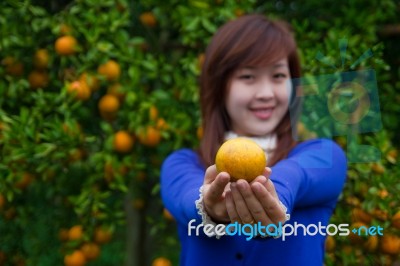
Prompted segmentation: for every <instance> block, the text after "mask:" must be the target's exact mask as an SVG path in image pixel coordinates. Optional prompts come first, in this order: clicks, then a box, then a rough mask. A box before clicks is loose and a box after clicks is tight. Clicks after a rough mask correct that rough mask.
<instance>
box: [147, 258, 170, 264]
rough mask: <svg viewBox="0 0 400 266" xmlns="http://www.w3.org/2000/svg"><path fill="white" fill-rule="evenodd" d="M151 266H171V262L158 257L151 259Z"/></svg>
mask: <svg viewBox="0 0 400 266" xmlns="http://www.w3.org/2000/svg"><path fill="white" fill-rule="evenodd" d="M151 266H172V263H171V261H170V260H169V259H167V258H164V257H158V258H156V259H155V260H153V263H152V264H151Z"/></svg>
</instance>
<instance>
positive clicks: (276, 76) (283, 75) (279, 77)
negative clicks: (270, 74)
mask: <svg viewBox="0 0 400 266" xmlns="http://www.w3.org/2000/svg"><path fill="white" fill-rule="evenodd" d="M274 78H278V79H282V78H286V74H284V73H277V74H275V75H274Z"/></svg>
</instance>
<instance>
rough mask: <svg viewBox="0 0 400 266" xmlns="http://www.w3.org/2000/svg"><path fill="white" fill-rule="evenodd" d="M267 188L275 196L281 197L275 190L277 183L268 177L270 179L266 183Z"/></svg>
mask: <svg viewBox="0 0 400 266" xmlns="http://www.w3.org/2000/svg"><path fill="white" fill-rule="evenodd" d="M265 188H266V189H267V190H268V191H269V192H270V193H271V194H272V195H273V196H274V197H276V198H279V197H278V194H277V193H276V190H275V185H274V183H273V182H272V181H271V179H268V180H267V183H266V185H265Z"/></svg>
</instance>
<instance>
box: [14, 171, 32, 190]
mask: <svg viewBox="0 0 400 266" xmlns="http://www.w3.org/2000/svg"><path fill="white" fill-rule="evenodd" d="M34 178H35V177H34V176H33V175H32V174H30V173H27V172H25V173H23V174H22V177H21V178H20V179H19V180H18V182H16V183H15V187H16V188H19V189H25V188H27V187H28V186H29V185H30V184H31V183H32V181H33V180H34Z"/></svg>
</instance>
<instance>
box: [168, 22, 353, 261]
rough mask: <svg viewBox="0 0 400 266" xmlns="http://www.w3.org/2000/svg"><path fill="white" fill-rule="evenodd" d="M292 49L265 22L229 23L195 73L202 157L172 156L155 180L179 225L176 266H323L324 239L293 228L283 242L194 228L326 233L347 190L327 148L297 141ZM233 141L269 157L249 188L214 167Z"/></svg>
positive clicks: (277, 27) (285, 31) (342, 162)
mask: <svg viewBox="0 0 400 266" xmlns="http://www.w3.org/2000/svg"><path fill="white" fill-rule="evenodd" d="M296 50H297V47H296V43H295V40H294V38H293V36H292V33H291V32H290V30H289V27H288V25H287V24H286V23H284V22H282V21H271V20H269V19H267V18H266V17H264V16H262V15H248V16H244V17H241V18H239V19H237V20H234V21H231V22H228V23H227V24H225V25H224V26H222V27H221V28H220V29H219V30H218V32H217V33H216V34H215V36H214V37H213V39H212V41H211V43H210V45H209V47H208V49H207V51H206V55H205V58H206V60H205V63H204V65H203V69H202V74H201V90H200V99H201V111H202V121H203V130H204V135H203V139H202V141H201V145H200V148H199V150H191V149H181V150H178V151H176V152H174V153H172V154H171V155H170V156H169V157H168V158H167V159H166V160H165V162H164V164H163V166H162V172H161V188H162V198H163V201H164V204H165V206H166V208H167V209H168V210H170V212H171V213H172V214H173V216H174V217H175V218H176V220H177V223H178V232H179V237H180V240H181V244H182V252H181V258H180V265H189V266H195V265H252V266H254V265H280V266H282V265H307V266H310V265H322V264H323V257H324V241H325V237H326V233H325V231H324V230H322V233H319V232H317V234H315V235H311V234H313V233H314V232H315V228H314V227H313V228H311V227H310V234H306V235H304V234H303V232H304V230H300V229H299V231H298V234H297V236H296V235H292V236H286V237H285V239H283V237H259V236H258V237H254V238H252V239H251V240H249V241H248V240H246V236H244V235H241V236H240V235H232V236H231V235H224V236H221V237H218V236H209V234H205V233H202V231H201V230H200V233H199V234H198V235H197V236H196V230H195V229H193V226H197V225H199V224H203V225H206V224H212V225H215V224H230V223H235V222H237V223H240V224H252V225H253V224H261V225H265V226H266V225H270V224H274V225H279V224H281V225H282V224H284V223H286V224H291V225H295V224H302V225H304V227H307V226H309V225H316V226H320V227H321V226H327V225H328V222H329V219H330V217H331V215H332V212H333V210H334V208H335V205H336V202H337V198H338V196H339V194H340V192H341V190H342V187H343V184H344V181H345V176H346V169H347V168H346V158H345V155H344V153H343V151H342V150H341V149H340V147H339V146H338V145H336V144H335V143H334V142H333V141H331V140H328V139H314V140H308V141H304V142H302V143H296V141H295V140H294V139H293V134H295V131H294V127H293V128H292V125H295V124H296V117H298V115H299V112H300V100H301V97H299V96H297V95H296V94H297V93H298V92H297V90H296V88H293V86H292V82H291V79H293V78H298V77H300V64H299V57H298V54H297V51H296ZM238 136H242V137H247V138H250V139H253V140H254V141H256V142H257V143H258V144H259V145H260V146H261V147H262V148H263V149H264V151H265V152H266V153H267V155H268V158H269V159H268V166H269V167H267V168H266V169H265V173H264V175H261V176H259V177H257V178H256V179H255V180H254V181H253V182H251V183H250V184H249V183H248V182H247V181H244V180H239V181H237V182H230V176H229V174H228V173H225V172H221V173H218V172H217V170H216V167H215V155H216V152H217V150H218V148H219V147H220V146H221V145H222V143H223V142H224V141H225V140H227V139H230V138H235V137H238ZM289 217H290V219H289ZM191 221H192V222H191ZM286 224H285V225H286ZM322 228H323V227H322ZM332 231H334V230H332ZM324 233H325V234H324Z"/></svg>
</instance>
